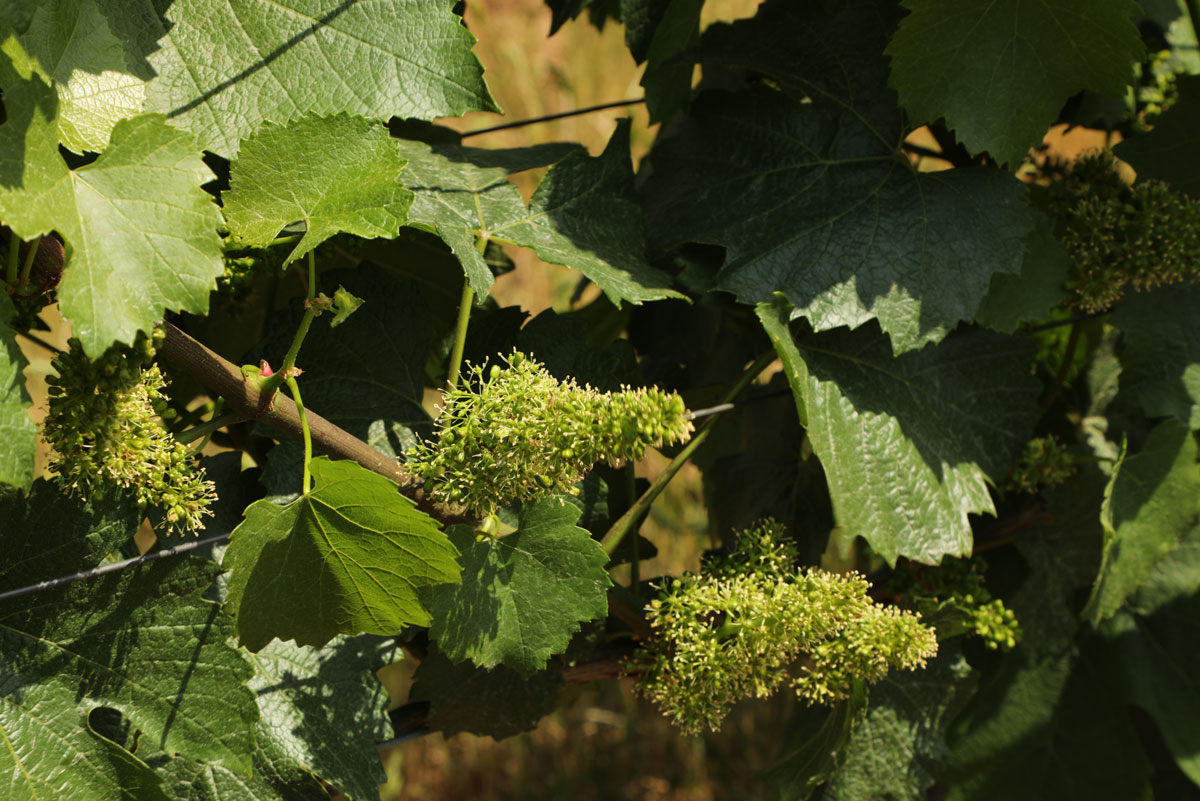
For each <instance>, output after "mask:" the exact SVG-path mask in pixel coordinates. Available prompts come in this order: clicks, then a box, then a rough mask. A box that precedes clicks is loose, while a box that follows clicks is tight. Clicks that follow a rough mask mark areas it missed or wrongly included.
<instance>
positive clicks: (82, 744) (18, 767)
mask: <svg viewBox="0 0 1200 801" xmlns="http://www.w3.org/2000/svg"><path fill="white" fill-rule="evenodd" d="M5 668H6V666H5V665H3V663H0V681H2V682H4V683H5V684H7V683H8V682H9V681H11V680H13V679H17V680H20V677H16V676H11V675H8V671H7V670H6V669H5ZM74 707H75V705H74V704H73V703H71V698H70V688H69V687H67V686H64V685H63V684H61V683H59V682H57V681H55V680H53V679H52V680H49V681H44V682H41V683H36V682H30V683H29V684H28V685H27V686H26V687H24V688H23V689H22V691H21V693H20V694H19V695H17V694H10V693H8V692H5V697H4V703H3V704H0V731H2V732H3V733H4V737H5V740H6V744H7V745H8V746H9V747H8V748H5V749H4V751H3V752H2V753H0V769H2V770H3V771H4V775H5V776H7V777H8V779H7V780H0V794H3V796H4V797H5V798H12V799H18V798H32V799H39V798H53V799H55V800H56V801H95V799H97V798H121V799H125V798H130V799H137V801H143V799H144V801H169V799H168V796H166V795H165V794H164V793H163V791H162V788H161V786H160V780H159V778H158V777H157V776H155V774H154V772H153V771H152V770H151V769H150V767H149V766H148V765H146V763H144V762H142V760H140V759H138V758H137V757H136V756H134V755H133V754H131V753H129V752H128V751H126V750H125V749H124V748H122V747H120V746H119V745H117V744H115V743H113V742H112V741H110V740H108V739H107V738H105V737H103V736H101V735H100V734H98V733H97V732H96V731H94V730H93V729H92V728H91V727H90V726H89V725H88V723H87V715H86V713H84V712H80V711H79V710H77V709H75V708H74ZM46 743H52V744H53V746H47V745H44V744H46ZM38 746H41V747H38Z"/></svg>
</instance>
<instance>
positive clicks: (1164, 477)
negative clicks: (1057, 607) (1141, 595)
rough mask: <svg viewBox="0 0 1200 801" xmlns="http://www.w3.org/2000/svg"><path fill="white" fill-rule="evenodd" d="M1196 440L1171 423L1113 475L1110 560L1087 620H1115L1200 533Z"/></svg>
mask: <svg viewBox="0 0 1200 801" xmlns="http://www.w3.org/2000/svg"><path fill="white" fill-rule="evenodd" d="M1196 457H1197V447H1196V440H1195V438H1194V437H1193V436H1192V434H1191V432H1190V431H1189V430H1188V429H1187V427H1186V426H1184V425H1182V424H1180V423H1179V422H1177V421H1174V420H1169V421H1166V422H1163V423H1161V424H1159V425H1158V426H1157V427H1156V428H1155V429H1154V430H1153V431H1151V432H1150V437H1149V439H1147V441H1146V445H1145V446H1144V447H1143V448H1142V450H1140V451H1139V452H1138V453H1136V454H1135V455H1133V456H1127V457H1123V458H1122V459H1121V460H1120V461H1119V462H1118V463H1117V467H1116V468H1115V469H1114V470H1113V475H1112V479H1111V480H1110V481H1109V485H1108V491H1107V492H1106V493H1105V498H1104V506H1103V507H1102V509H1101V513H1100V519H1101V521H1102V522H1103V523H1104V556H1103V561H1102V563H1101V566H1100V573H1099V575H1097V576H1096V582H1095V584H1094V585H1093V587H1092V597H1091V599H1090V600H1089V602H1088V607H1087V609H1085V610H1084V616H1085V617H1086V618H1087V619H1088V620H1089V621H1090V622H1091V623H1092V625H1096V624H1098V623H1099V622H1100V621H1101V620H1103V619H1104V618H1106V617H1109V616H1110V615H1112V614H1113V613H1114V612H1115V611H1116V610H1117V609H1118V608H1119V607H1120V606H1121V604H1122V603H1124V601H1125V600H1126V598H1128V597H1129V595H1130V594H1131V593H1133V592H1134V591H1135V590H1136V589H1137V588H1138V587H1139V586H1140V585H1141V584H1142V583H1143V582H1144V581H1146V579H1147V578H1148V577H1149V576H1150V575H1151V574H1152V573H1153V572H1154V571H1155V569H1156V566H1157V565H1159V564H1160V563H1170V561H1171V560H1172V559H1174V558H1175V551H1176V549H1178V548H1180V547H1185V548H1190V547H1194V546H1192V545H1191V544H1190V540H1192V539H1194V537H1193V536H1192V535H1193V534H1194V533H1195V532H1196V531H1197V529H1200V465H1198V464H1197V463H1196Z"/></svg>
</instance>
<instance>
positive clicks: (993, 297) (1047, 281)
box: [975, 216, 1071, 334]
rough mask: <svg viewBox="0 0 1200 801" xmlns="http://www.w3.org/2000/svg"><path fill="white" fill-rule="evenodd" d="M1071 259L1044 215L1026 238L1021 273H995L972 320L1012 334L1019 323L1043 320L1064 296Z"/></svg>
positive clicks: (1051, 224)
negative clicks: (1055, 236)
mask: <svg viewBox="0 0 1200 801" xmlns="http://www.w3.org/2000/svg"><path fill="white" fill-rule="evenodd" d="M1070 267H1071V259H1070V257H1069V256H1068V255H1067V252H1066V250H1064V249H1063V246H1062V245H1060V244H1059V243H1058V240H1057V239H1055V238H1054V223H1053V222H1052V221H1051V220H1050V219H1049V218H1048V217H1044V216H1039V217H1038V218H1037V227H1036V228H1035V229H1034V230H1033V231H1032V232H1031V233H1030V234H1029V237H1028V239H1026V246H1025V259H1024V260H1023V261H1022V262H1021V274H1020V275H1010V274H1008V273H996V274H995V275H993V276H992V284H991V286H990V287H988V293H987V294H986V295H984V297H983V300H982V301H981V302H980V304H979V312H978V313H977V314H976V315H975V322H977V323H979V324H980V325H985V326H987V327H988V328H991V329H994V330H996V331H1002V332H1004V333H1006V334H1011V333H1013V332H1014V331H1016V330H1017V327H1018V326H1019V325H1021V323H1026V322H1031V321H1034V320H1044V319H1046V318H1047V317H1049V316H1050V312H1051V311H1053V310H1054V308H1055V307H1056V306H1058V304H1059V302H1060V301H1062V299H1063V298H1064V297H1066V294H1067V292H1066V289H1065V288H1064V286H1065V284H1066V280H1067V271H1068V270H1069V269H1070Z"/></svg>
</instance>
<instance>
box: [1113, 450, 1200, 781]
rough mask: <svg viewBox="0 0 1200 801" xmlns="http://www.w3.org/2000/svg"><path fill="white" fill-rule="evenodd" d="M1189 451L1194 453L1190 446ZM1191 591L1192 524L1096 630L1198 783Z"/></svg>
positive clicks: (1129, 692) (1198, 559) (1195, 612)
mask: <svg viewBox="0 0 1200 801" xmlns="http://www.w3.org/2000/svg"><path fill="white" fill-rule="evenodd" d="M1189 439H1190V438H1189ZM1191 449H1192V450H1193V451H1194V450H1195V446H1194V444H1193V445H1192V446H1191ZM1193 469H1194V468H1193ZM1123 471H1124V468H1122V472H1123ZM1164 483H1165V482H1164ZM1195 497H1196V496H1195V494H1193V495H1192V498H1191V501H1192V505H1193V507H1194V506H1195ZM1197 590H1200V526H1198V525H1193V526H1191V527H1190V529H1188V530H1187V531H1186V532H1184V533H1183V534H1182V536H1181V537H1180V538H1179V540H1178V542H1176V543H1174V544H1173V546H1172V548H1171V551H1170V553H1168V554H1165V555H1163V557H1162V558H1160V559H1159V560H1157V561H1156V562H1155V563H1154V564H1153V565H1152V566H1151V567H1150V569H1149V571H1148V572H1147V573H1146V575H1145V576H1144V578H1143V580H1142V582H1141V583H1140V584H1139V585H1138V587H1137V588H1136V589H1135V590H1134V591H1133V592H1132V593H1131V594H1130V595H1129V596H1128V597H1127V599H1126V602H1125V604H1124V605H1123V606H1122V608H1121V609H1120V610H1118V611H1117V612H1116V613H1115V614H1114V615H1113V616H1112V617H1111V618H1109V619H1108V620H1106V621H1105V622H1104V624H1102V626H1101V631H1102V632H1103V633H1104V635H1105V637H1106V638H1107V639H1108V642H1109V645H1110V646H1111V648H1112V658H1114V659H1115V661H1116V662H1117V663H1118V665H1119V666H1120V667H1121V670H1122V674H1123V676H1122V678H1123V681H1124V688H1123V689H1124V693H1125V695H1126V697H1127V698H1128V700H1129V702H1130V703H1133V704H1137V705H1138V706H1140V707H1142V708H1143V709H1145V710H1146V712H1147V713H1149V715H1150V717H1151V718H1153V719H1154V722H1155V723H1156V724H1157V725H1158V728H1159V731H1160V732H1161V733H1162V736H1163V740H1164V741H1165V742H1166V744H1167V747H1168V749H1169V750H1170V751H1171V753H1172V755H1173V756H1174V757H1175V760H1176V763H1177V764H1178V766H1179V768H1180V770H1182V771H1183V772H1184V774H1186V775H1187V776H1188V777H1189V778H1190V779H1191V780H1192V781H1193V782H1195V783H1196V784H1198V785H1200V732H1198V730H1197V728H1196V725H1195V722H1196V719H1197V716H1198V715H1200V652H1198V650H1197V643H1200V626H1198V621H1200V593H1198V592H1197Z"/></svg>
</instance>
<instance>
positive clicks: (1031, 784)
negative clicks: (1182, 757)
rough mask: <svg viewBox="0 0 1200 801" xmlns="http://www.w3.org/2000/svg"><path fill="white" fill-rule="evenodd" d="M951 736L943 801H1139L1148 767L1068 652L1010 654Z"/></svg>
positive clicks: (1128, 731)
mask: <svg viewBox="0 0 1200 801" xmlns="http://www.w3.org/2000/svg"><path fill="white" fill-rule="evenodd" d="M954 730H955V733H954V735H952V738H951V754H950V758H949V768H948V770H947V772H946V773H945V774H944V776H943V779H944V781H945V782H946V784H947V786H948V787H949V794H948V795H947V799H949V801H991V799H995V801H1011V799H1013V798H1025V799H1030V801H1038V800H1040V799H1047V801H1049V800H1050V799H1054V801H1092V800H1093V799H1097V798H1145V797H1147V792H1148V789H1149V788H1148V787H1147V785H1148V779H1149V766H1148V765H1147V764H1146V761H1145V757H1144V756H1143V755H1142V749H1141V746H1140V744H1139V742H1138V739H1137V735H1136V733H1135V732H1134V731H1133V729H1132V727H1131V726H1130V724H1129V720H1128V717H1127V715H1126V712H1125V710H1124V709H1123V708H1122V707H1120V706H1118V705H1114V704H1113V703H1112V699H1111V697H1110V696H1109V694H1108V692H1107V690H1106V687H1105V686H1104V684H1103V683H1102V682H1101V681H1100V680H1099V678H1098V677H1097V675H1096V674H1095V671H1093V669H1092V668H1091V667H1090V666H1089V665H1088V663H1087V662H1086V661H1085V660H1084V659H1082V658H1076V656H1075V654H1074V653H1072V652H1068V653H1066V654H1061V655H1054V656H1045V657H1034V656H1033V655H1032V654H1031V653H1030V652H1029V651H1024V650H1018V651H1017V652H1014V654H1012V655H1010V656H1008V657H1007V658H1006V660H1005V661H1004V663H1002V664H1001V666H1000V668H999V670H998V671H997V672H996V673H995V674H993V675H992V676H991V677H990V679H989V680H985V682H984V683H983V684H982V685H981V687H980V691H979V693H978V694H977V695H976V696H975V698H974V699H972V701H971V703H970V704H968V705H967V708H966V709H965V710H964V711H963V713H962V715H960V716H959V718H958V720H957V722H956V724H955V727H954Z"/></svg>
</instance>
